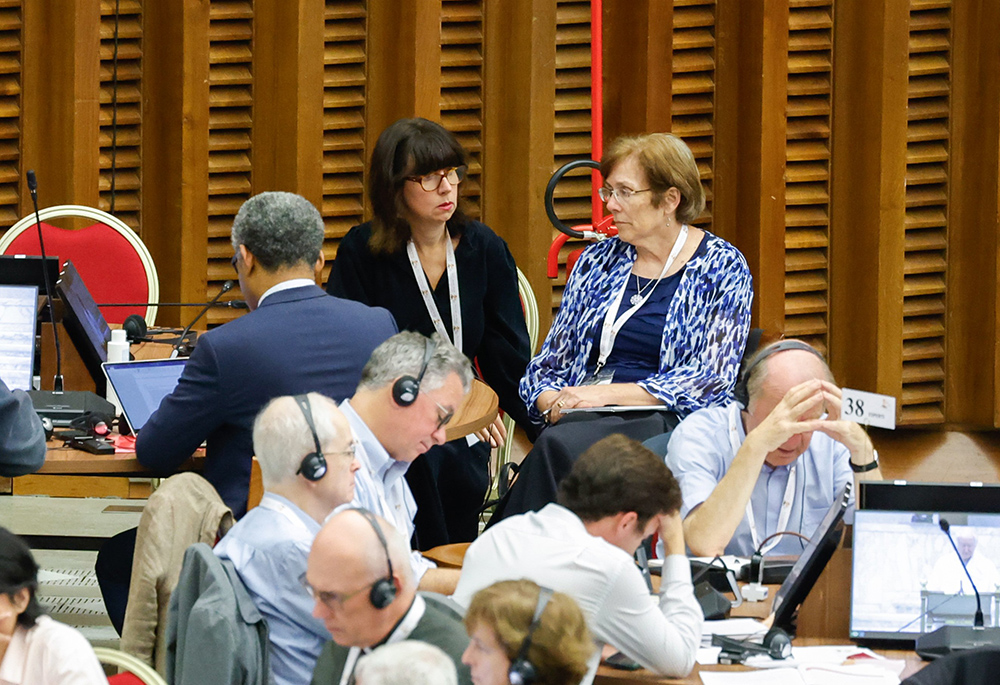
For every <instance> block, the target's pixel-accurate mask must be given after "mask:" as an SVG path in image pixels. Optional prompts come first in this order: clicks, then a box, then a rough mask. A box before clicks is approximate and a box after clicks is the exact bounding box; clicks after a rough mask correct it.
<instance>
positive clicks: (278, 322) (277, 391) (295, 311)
mask: <svg viewBox="0 0 1000 685" xmlns="http://www.w3.org/2000/svg"><path fill="white" fill-rule="evenodd" d="M323 236H324V227H323V219H322V217H321V216H320V213H319V212H318V211H317V210H316V208H315V207H313V206H312V204H310V203H309V201H308V200H306V199H305V198H303V197H301V196H299V195H293V194H291V193H282V192H268V193H261V194H260V195H256V196H254V197H252V198H250V199H249V200H247V201H246V202H245V203H244V204H243V206H242V207H241V208H240V211H239V213H238V214H237V215H236V219H235V221H234V222H233V228H232V242H233V249H234V251H235V256H234V257H233V267H234V268H235V269H236V273H237V274H238V275H239V279H240V288H241V290H242V291H243V296H244V297H245V298H246V301H247V304H248V305H249V307H250V310H251V311H250V313H249V314H246V315H245V316H243V317H240V318H238V319H236V320H234V321H230V322H229V323H227V324H225V325H224V326H221V327H219V328H217V329H214V330H211V331H209V332H207V333H205V334H204V335H202V336H200V337H199V339H198V344H197V346H196V347H195V349H194V352H193V353H192V354H191V358H190V360H189V361H188V363H187V366H186V367H185V368H184V373H183V374H182V375H181V378H180V380H179V381H178V383H177V387H176V388H175V389H174V391H173V392H172V393H171V394H170V395H168V396H167V397H166V398H164V400H163V402H162V403H161V404H160V407H159V409H157V410H156V411H155V412H154V413H153V415H152V416H151V417H150V419H149V421H148V422H147V423H146V425H145V426H144V427H143V429H142V430H141V431H140V432H139V435H138V436H137V439H136V456H137V457H138V459H139V461H140V462H141V463H142V464H143V465H144V466H146V467H148V468H149V469H150V470H152V471H154V472H155V473H158V474H163V475H169V474H171V473H173V472H175V471H176V470H177V468H178V467H179V466H180V465H181V464H182V463H183V462H184V461H185V460H186V459H187V458H188V457H190V456H191V454H192V453H193V452H194V451H195V449H197V448H198V446H199V445H200V444H201V443H202V441H207V445H206V454H205V471H204V476H205V478H206V479H207V480H208V481H209V482H210V483H212V485H214V486H215V489H216V490H217V491H218V492H219V495H220V496H221V497H222V499H223V501H224V502H225V503H226V504H227V505H228V506H229V507H230V508H231V509H232V510H233V513H234V514H235V515H236V516H237V517H240V516H242V515H243V514H244V513H245V512H246V504H247V493H248V490H249V484H250V462H251V457H252V456H253V438H252V430H253V421H254V418H255V417H256V416H257V413H258V412H259V411H260V410H261V409H262V408H263V407H264V405H265V404H267V403H268V401H270V400H271V399H273V398H275V397H279V396H282V395H298V394H303V393H308V392H318V393H321V394H323V395H326V396H328V397H331V398H333V399H334V400H337V401H340V400H343V399H345V398H347V397H349V396H351V395H352V394H353V393H354V389H355V387H356V386H357V384H358V381H359V380H360V379H361V369H362V368H363V367H364V365H365V362H367V361H368V357H369V356H370V355H371V353H372V350H374V349H375V348H376V347H377V346H378V345H379V343H381V342H382V341H383V340H386V339H387V338H389V337H390V336H392V335H393V334H394V333H395V332H396V324H395V321H394V320H393V318H392V315H391V314H389V312H388V311H387V310H385V309H380V308H372V307H368V306H365V305H362V304H359V303H357V302H353V301H349V300H342V299H339V298H336V297H331V296H330V295H327V294H326V293H325V292H324V291H323V290H322V289H321V288H319V287H318V286H317V285H316V278H317V276H318V275H319V273H320V270H321V269H322V268H323V262H324V257H323V250H322V248H323ZM129 534H131V538H132V541H133V542H134V531H126V533H123V534H122V536H128V535H129ZM119 537H121V536H119ZM117 539H118V538H115V540H117ZM115 540H112V541H110V542H109V543H108V545H105V548H106V549H105V550H102V553H101V555H100V556H99V558H98V561H97V569H98V577H99V579H101V580H102V582H101V588H102V591H104V592H105V603H106V604H108V605H109V606H108V614H109V615H110V616H112V622H113V623H115V621H116V617H115V616H114V615H113V614H112V612H113V611H114V612H115V613H117V608H116V607H113V606H111V605H112V604H116V603H117V602H116V601H115V600H114V599H112V598H111V597H109V594H108V592H107V591H106V588H105V585H109V586H110V584H109V583H105V582H104V579H103V578H102V576H105V577H107V575H108V574H109V572H111V569H110V568H109V567H110V566H112V565H113V566H114V567H115V570H114V571H113V572H111V573H113V574H114V575H117V574H118V573H120V566H121V563H120V562H121V559H120V558H119V559H113V560H112V559H110V558H109V555H108V553H107V548H108V547H109V545H111V546H112V547H114V546H117V545H113V543H114V542H115ZM122 551H123V552H124V548H122ZM106 562H107V563H106ZM102 571H103V573H102ZM127 578H128V576H125V579H126V585H127ZM125 597H126V598H127V593H126V596H125ZM124 604H125V602H124V601H121V614H120V615H121V616H122V617H124ZM115 625H116V627H119V629H120V623H116V624H115Z"/></svg>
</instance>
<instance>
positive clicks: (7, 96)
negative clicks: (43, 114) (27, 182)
mask: <svg viewBox="0 0 1000 685" xmlns="http://www.w3.org/2000/svg"><path fill="white" fill-rule="evenodd" d="M22 28H23V27H22V23H21V0H2V1H0V234H2V232H3V231H5V230H6V229H8V228H10V226H11V225H12V224H14V223H15V222H16V221H17V220H18V219H19V218H20V216H19V212H18V197H19V192H18V187H19V183H20V178H21V170H20V166H21V68H22V61H21V55H22V53H21V48H22Z"/></svg>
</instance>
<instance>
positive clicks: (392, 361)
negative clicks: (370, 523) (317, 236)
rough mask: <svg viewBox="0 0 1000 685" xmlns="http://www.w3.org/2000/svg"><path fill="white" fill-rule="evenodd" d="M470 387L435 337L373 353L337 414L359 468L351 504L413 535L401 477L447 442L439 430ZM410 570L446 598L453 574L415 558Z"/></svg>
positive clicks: (455, 353)
mask: <svg viewBox="0 0 1000 685" xmlns="http://www.w3.org/2000/svg"><path fill="white" fill-rule="evenodd" d="M471 383H472V366H471V365H470V364H469V360H468V359H467V358H466V356H465V355H464V354H462V352H460V351H459V350H458V349H457V348H455V347H454V346H453V345H452V344H451V343H450V342H448V341H447V340H445V339H444V338H442V337H441V336H440V335H438V334H437V333H435V334H434V336H433V337H431V338H426V337H424V336H423V335H421V334H419V333H413V332H404V333H398V334H396V335H394V336H392V337H391V338H389V339H388V340H386V341H385V342H383V343H382V344H381V345H379V346H378V347H376V348H375V351H374V352H372V356H371V358H370V359H369V360H368V363H367V364H365V367H364V369H363V370H362V372H361V382H360V383H359V384H358V389H357V391H355V393H354V396H353V397H351V399H350V400H348V401H346V402H344V403H343V404H342V405H341V409H342V410H343V412H344V415H345V416H346V417H347V420H348V421H349V422H350V424H351V428H352V430H353V431H354V435H355V437H356V438H357V440H358V446H359V447H358V456H359V458H360V459H361V470H360V471H359V472H358V481H357V490H356V492H355V495H354V505H355V506H359V507H364V508H365V509H368V510H370V511H373V512H375V513H376V514H378V515H379V516H382V517H383V518H386V519H388V520H389V521H392V523H393V526H394V527H395V528H396V529H397V530H399V531H400V532H401V533H402V534H403V535H404V537H406V539H408V540H409V539H411V538H412V537H413V530H414V526H413V517H414V516H415V515H416V512H417V505H416V502H415V501H414V499H413V495H412V494H411V493H410V488H409V486H408V485H407V483H406V479H405V478H404V477H403V476H404V475H405V473H406V470H407V469H408V468H409V466H410V464H411V463H412V462H413V460H414V459H416V458H417V457H419V456H420V455H421V454H423V453H424V452H426V451H427V450H428V449H430V448H431V447H432V446H433V445H440V444H442V443H444V442H445V440H446V438H445V427H446V426H447V425H448V422H449V421H451V417H452V415H454V413H455V411H457V410H458V408H459V407H460V406H461V404H462V402H463V400H464V399H465V395H466V393H468V392H469V387H470V384H471ZM410 565H411V567H412V569H413V573H414V577H415V578H416V579H417V583H418V584H419V586H420V589H421V590H429V591H433V592H440V593H442V594H451V592H452V591H453V590H454V589H455V584H456V583H457V582H458V571H456V570H454V569H439V568H436V567H435V566H434V564H433V563H432V562H431V561H429V560H427V559H424V558H423V557H422V556H421V555H420V553H419V552H417V551H413V552H412V553H411V555H410Z"/></svg>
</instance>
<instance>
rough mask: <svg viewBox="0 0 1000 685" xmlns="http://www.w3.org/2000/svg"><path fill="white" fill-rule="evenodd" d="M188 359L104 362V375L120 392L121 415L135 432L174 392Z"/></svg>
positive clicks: (115, 389)
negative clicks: (165, 398)
mask: <svg viewBox="0 0 1000 685" xmlns="http://www.w3.org/2000/svg"><path fill="white" fill-rule="evenodd" d="M185 364H187V359H186V358H184V357H178V358H177V359H147V360H139V361H128V362H104V364H103V365H102V366H103V368H104V375H105V376H106V377H107V379H108V383H110V384H111V387H112V388H113V389H114V391H115V394H116V395H117V396H118V402H119V404H121V407H122V415H123V416H124V417H125V421H126V422H127V423H128V426H129V428H131V429H132V433H133V434H134V433H138V432H139V431H140V430H142V427H143V426H145V425H146V422H147V421H149V417H150V416H152V415H153V412H154V411H156V410H157V408H158V407H159V406H160V402H161V401H163V398H164V397H166V396H167V395H169V394H170V393H171V392H173V389H174V388H175V387H176V386H177V380H178V379H179V378H180V377H181V372H182V371H184V365H185Z"/></svg>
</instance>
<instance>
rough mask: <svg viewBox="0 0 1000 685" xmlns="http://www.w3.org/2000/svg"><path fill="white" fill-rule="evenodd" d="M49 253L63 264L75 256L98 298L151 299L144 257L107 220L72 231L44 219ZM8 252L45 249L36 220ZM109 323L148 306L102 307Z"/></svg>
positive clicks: (100, 300) (143, 309)
mask: <svg viewBox="0 0 1000 685" xmlns="http://www.w3.org/2000/svg"><path fill="white" fill-rule="evenodd" d="M42 232H43V234H44V235H45V254H46V256H49V257H58V258H59V265H60V267H61V266H62V265H63V264H65V263H66V261H67V260H71V261H72V262H73V265H74V266H75V267H76V270H77V271H78V272H79V273H80V276H81V278H83V282H84V283H85V284H86V286H87V290H89V291H90V295H91V296H92V297H93V298H94V302H148V301H149V283H148V282H147V281H146V269H145V267H144V266H143V264H142V259H141V258H140V257H139V254H138V253H137V252H136V251H135V248H134V247H133V246H132V244H131V243H130V242H129V241H128V240H127V239H126V238H125V236H123V235H122V234H121V233H119V232H118V231H116V230H115V229H113V228H111V227H110V226H108V225H107V224H100V223H98V224H93V225H92V226H88V227H87V228H83V229H80V230H78V231H71V230H68V229H65V228H58V227H57V226H50V225H49V224H47V223H45V222H42ZM6 252H7V254H29V255H37V254H40V253H41V249H40V248H39V246H38V231H37V230H35V226H34V224H32V225H31V227H30V228H28V229H27V230H25V231H24V232H22V233H21V235H19V236H17V237H16V238H15V239H14V241H13V242H12V243H11V244H10V246H9V247H8V248H7V251H6ZM101 313H102V314H104V318H105V319H106V320H107V321H108V323H122V322H123V321H125V319H126V317H128V315H129V314H138V315H140V316H145V315H146V308H145V307H102V308H101Z"/></svg>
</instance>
